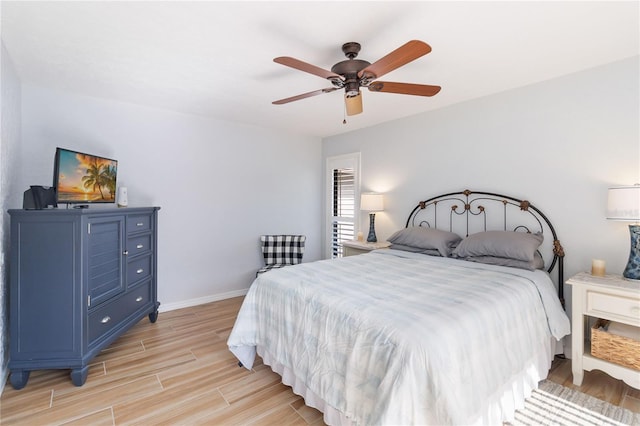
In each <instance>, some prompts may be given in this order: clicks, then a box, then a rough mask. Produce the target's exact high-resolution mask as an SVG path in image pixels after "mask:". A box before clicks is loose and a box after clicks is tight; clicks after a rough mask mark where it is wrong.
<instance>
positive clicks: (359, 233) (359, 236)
mask: <svg viewBox="0 0 640 426" xmlns="http://www.w3.org/2000/svg"><path fill="white" fill-rule="evenodd" d="M362 240H364V235H362V232H358V241H362Z"/></svg>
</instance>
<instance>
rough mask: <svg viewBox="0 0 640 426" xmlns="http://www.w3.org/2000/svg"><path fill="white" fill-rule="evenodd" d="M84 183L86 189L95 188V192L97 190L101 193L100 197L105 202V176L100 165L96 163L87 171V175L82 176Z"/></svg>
mask: <svg viewBox="0 0 640 426" xmlns="http://www.w3.org/2000/svg"><path fill="white" fill-rule="evenodd" d="M82 181H83V182H84V187H85V188H91V187H93V191H94V192H95V190H96V189H98V191H99V192H100V197H102V199H103V200H104V199H105V198H104V193H103V192H102V187H103V186H104V184H105V180H104V174H103V172H102V166H101V165H99V164H98V162H97V161H94V162H93V164H91V166H89V168H88V169H87V174H86V175H84V176H82Z"/></svg>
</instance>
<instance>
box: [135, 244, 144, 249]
mask: <svg viewBox="0 0 640 426" xmlns="http://www.w3.org/2000/svg"><path fill="white" fill-rule="evenodd" d="M143 247H144V246H143V245H142V244H138V245H137V246H136V248H137V249H141V248H143Z"/></svg>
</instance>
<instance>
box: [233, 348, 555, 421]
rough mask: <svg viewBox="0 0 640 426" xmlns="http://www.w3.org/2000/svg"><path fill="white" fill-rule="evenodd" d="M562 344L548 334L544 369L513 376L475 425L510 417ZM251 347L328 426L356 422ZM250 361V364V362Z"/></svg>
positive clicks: (545, 370) (265, 352) (260, 351)
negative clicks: (496, 401)
mask: <svg viewBox="0 0 640 426" xmlns="http://www.w3.org/2000/svg"><path fill="white" fill-rule="evenodd" d="M563 347H564V345H563V340H561V341H557V340H556V339H555V338H553V337H551V343H550V345H549V348H550V353H549V354H548V356H549V357H548V360H549V361H548V362H545V364H548V365H547V366H546V368H543V369H538V368H536V367H535V366H531V368H530V369H529V371H527V372H525V374H524V375H521V376H520V377H515V378H514V379H513V380H512V383H511V385H510V386H506V387H505V389H506V390H505V392H504V394H503V396H502V398H501V401H500V403H499V404H493V405H492V406H490V407H487V408H488V413H485V416H484V419H478V422H477V423H476V424H484V423H485V422H486V420H487V419H488V418H495V415H496V411H497V412H501V413H502V415H501V416H500V417H502V418H503V420H502V421H511V420H513V418H514V417H513V416H514V414H515V411H516V410H517V409H522V408H523V407H524V401H525V399H526V398H528V397H529V396H531V393H532V392H533V390H534V389H537V387H538V382H539V381H541V380H544V379H545V378H546V377H547V374H548V371H549V368H551V361H552V360H553V358H554V356H555V355H556V354H562V353H563ZM252 349H253V348H252ZM255 350H256V351H257V353H258V355H260V357H261V358H262V362H263V363H264V364H265V365H267V366H269V367H270V368H271V369H272V370H273V371H274V372H276V373H278V374H279V375H280V377H282V383H284V384H285V385H287V386H290V387H291V389H292V390H293V393H295V394H296V395H300V396H301V397H302V398H303V399H304V402H305V405H307V406H309V407H313V408H315V409H317V410H319V411H320V412H322V413H323V419H324V422H325V423H326V424H328V425H332V426H353V425H356V423H355V422H354V421H353V420H351V419H349V418H347V417H346V416H345V415H344V414H343V413H341V412H340V411H338V410H337V409H335V408H334V407H332V406H331V405H329V404H327V403H326V402H325V401H324V400H323V399H322V398H321V397H320V396H318V395H317V394H316V393H315V392H313V391H312V390H310V389H309V388H308V387H307V386H306V385H305V384H304V382H303V381H302V380H300V379H299V378H298V377H296V375H295V374H293V371H292V370H290V369H289V368H287V367H286V366H284V365H283V364H281V363H280V362H278V361H277V360H275V359H274V358H273V356H272V355H271V353H269V351H268V350H266V349H265V348H264V347H262V346H258V347H257V348H255ZM246 355H249V354H245V356H246ZM253 355H254V356H255V352H253ZM249 356H250V355H249ZM538 362H540V360H538ZM251 364H253V362H252V363H251ZM509 406H512V407H513V412H510V413H507V411H511V409H509V410H505V407H509ZM492 412H493V413H492Z"/></svg>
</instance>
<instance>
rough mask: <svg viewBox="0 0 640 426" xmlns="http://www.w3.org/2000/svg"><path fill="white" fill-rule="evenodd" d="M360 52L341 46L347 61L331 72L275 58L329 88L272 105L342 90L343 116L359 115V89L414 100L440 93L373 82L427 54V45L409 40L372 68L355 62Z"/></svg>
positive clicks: (418, 86) (353, 44) (352, 46)
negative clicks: (409, 96) (318, 80)
mask: <svg viewBox="0 0 640 426" xmlns="http://www.w3.org/2000/svg"><path fill="white" fill-rule="evenodd" d="M360 48H361V46H360V44H359V43H356V42H349V43H345V44H343V45H342V52H343V53H344V54H345V56H346V57H347V60H345V61H341V62H338V63H337V64H335V65H334V66H332V67H331V71H328V70H325V69H323V68H320V67H317V66H315V65H311V64H308V63H306V62H303V61H301V60H299V59H295V58H291V57H288V56H281V57H278V58H275V59H274V60H273V61H274V62H276V63H279V64H282V65H285V66H288V67H291V68H295V69H297V70H300V71H304V72H307V73H310V74H313V75H316V76H319V77H322V78H325V79H327V80H329V81H330V82H331V84H332V85H333V86H332V87H328V88H325V89H320V90H314V91H313V92H308V93H303V94H301V95H297V96H292V97H289V98H284V99H280V100H277V101H273V104H274V105H282V104H286V103H289V102H293V101H297V100H300V99H305V98H309V97H312V96H316V95H321V94H323V93H329V92H333V91H335V90H338V89H344V91H345V95H344V99H345V107H346V110H347V115H356V114H360V113H361V112H362V111H363V109H362V92H361V91H360V88H361V87H366V88H368V89H369V91H371V92H387V93H397V94H401V95H415V96H433V95H435V94H436V93H438V92H439V91H440V86H430V85H425V84H411V83H395V82H385V81H374V80H376V79H377V78H379V77H382V76H383V75H384V74H387V73H388V72H391V71H393V70H395V69H397V68H400V67H401V66H403V65H406V64H408V63H409V62H411V61H413V60H415V59H418V58H419V57H421V56H424V55H426V54H427V53H429V52H431V46H429V45H428V44H427V43H425V42H423V41H420V40H411V41H409V42H407V43H405V44H404V45H402V46H400V47H399V48H397V49H396V50H394V51H393V52H391V53H389V54H387V55H386V56H384V57H383V58H381V59H379V60H377V61H376V62H374V63H373V64H372V63H370V62H368V61H365V60H362V59H356V57H357V56H358V53H359V52H360Z"/></svg>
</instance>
